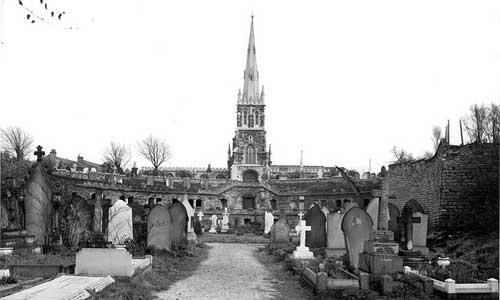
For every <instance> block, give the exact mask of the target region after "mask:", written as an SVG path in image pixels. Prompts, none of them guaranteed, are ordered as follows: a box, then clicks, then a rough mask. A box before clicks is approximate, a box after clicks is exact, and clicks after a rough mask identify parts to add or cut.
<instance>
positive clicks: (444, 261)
mask: <svg viewBox="0 0 500 300" xmlns="http://www.w3.org/2000/svg"><path fill="white" fill-rule="evenodd" d="M450 264H451V260H450V258H449V257H438V259H437V265H438V266H440V267H443V268H444V267H447V266H449V265H450Z"/></svg>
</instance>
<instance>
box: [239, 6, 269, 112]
mask: <svg viewBox="0 0 500 300" xmlns="http://www.w3.org/2000/svg"><path fill="white" fill-rule="evenodd" d="M243 78H244V83H243V94H242V95H241V98H240V97H238V104H263V103H262V101H261V97H260V96H261V95H260V93H259V71H258V70H257V55H256V52H255V35H254V31H253V15H252V23H251V25H250V37H249V39H248V50H247V63H246V66H245V72H244V75H243Z"/></svg>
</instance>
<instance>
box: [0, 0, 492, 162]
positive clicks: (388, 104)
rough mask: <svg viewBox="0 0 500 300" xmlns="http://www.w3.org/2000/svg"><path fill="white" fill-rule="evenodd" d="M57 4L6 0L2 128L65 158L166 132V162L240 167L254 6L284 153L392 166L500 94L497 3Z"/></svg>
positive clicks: (279, 153) (286, 157)
mask: <svg viewBox="0 0 500 300" xmlns="http://www.w3.org/2000/svg"><path fill="white" fill-rule="evenodd" d="M23 1H24V3H25V5H26V6H27V7H31V8H32V9H33V10H36V11H40V3H39V0H23ZM45 1H46V2H47V3H48V5H49V6H50V8H55V9H56V11H62V10H65V11H66V14H65V15H64V17H63V20H64V21H63V22H57V21H54V22H51V25H47V24H44V23H42V22H37V23H35V24H31V23H29V21H27V20H26V11H25V10H24V9H23V8H22V7H21V6H19V5H18V4H17V0H0V3H2V2H3V7H1V8H0V9H1V10H2V11H1V12H0V26H1V28H0V39H1V40H2V41H3V44H2V45H0V107H1V117H0V126H3V127H5V126H12V125H16V126H20V127H22V128H24V129H25V130H27V131H28V132H29V133H31V134H32V135H33V136H34V137H35V142H36V144H41V145H42V146H44V149H45V151H46V152H47V153H48V152H49V151H50V149H53V148H55V149H57V152H58V155H59V156H61V157H65V158H70V159H76V157H77V155H78V154H80V155H82V156H84V157H85V159H87V160H91V161H95V162H99V163H100V162H102V153H103V150H104V148H105V147H106V146H107V145H108V144H109V143H110V142H111V141H116V142H122V143H126V144H129V145H130V147H131V150H132V162H133V161H137V163H138V165H139V166H145V165H147V164H148V163H147V162H146V161H145V160H144V159H141V158H140V157H139V155H138V154H137V151H136V142H137V141H138V140H141V139H142V138H144V137H146V136H147V135H149V134H150V133H151V134H153V135H155V136H158V137H161V138H164V139H165V140H166V141H167V142H168V143H169V144H170V145H171V148H172V151H173V157H172V159H171V160H170V161H169V162H168V164H166V166H199V167H206V166H207V165H208V164H209V163H211V164H212V166H213V167H226V160H227V154H226V153H227V147H228V143H229V142H230V141H231V139H232V137H233V135H234V130H235V127H236V115H235V112H236V100H237V98H236V95H237V92H238V89H241V88H242V86H243V70H244V67H245V60H246V49H247V43H248V34H249V29H250V16H251V14H252V12H253V14H254V16H255V17H254V21H255V24H254V25H255V38H256V49H257V63H258V68H259V73H260V84H261V85H264V86H265V93H266V100H265V101H266V105H267V106H266V130H267V141H268V143H271V144H272V151H273V153H272V160H273V163H274V164H298V163H299V159H300V150H303V151H304V158H303V160H304V164H308V165H325V166H333V165H339V166H344V167H346V168H349V169H356V170H358V171H359V172H362V171H366V170H367V169H368V162H369V159H370V158H371V159H372V171H374V172H377V171H378V170H380V167H381V166H382V165H388V163H389V162H390V161H392V155H391V153H390V149H391V148H392V146H394V145H397V146H399V147H402V148H404V149H405V150H407V151H409V152H412V153H413V154H414V155H415V156H419V155H422V154H423V153H424V152H425V151H427V150H431V149H432V148H433V146H432V141H431V130H432V126H433V125H439V126H442V127H443V131H444V126H445V124H446V122H447V120H448V119H450V122H451V140H452V143H455V144H457V143H459V142H460V134H459V127H458V119H459V118H460V117H461V116H463V115H465V114H466V113H467V111H468V107H469V106H470V105H471V104H473V103H483V102H484V103H490V102H496V103H498V102H500V2H499V1H497V0H495V1H435V0H434V1H411V2H410V1H400V0H397V1H229V0H228V1H175V2H174V1H151V0H137V1H133V0H120V1H115V0H107V1H102V0H92V1H90V0H71V1H70V0H45ZM39 14H40V15H43V16H46V14H45V13H43V12H40V13H39ZM49 19H50V18H49ZM69 26H72V27H77V28H78V29H75V30H65V29H62V27H69Z"/></svg>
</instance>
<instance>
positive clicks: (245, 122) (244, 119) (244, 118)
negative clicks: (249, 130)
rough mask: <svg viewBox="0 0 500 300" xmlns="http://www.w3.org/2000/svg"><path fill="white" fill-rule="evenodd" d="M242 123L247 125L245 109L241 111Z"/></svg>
mask: <svg viewBox="0 0 500 300" xmlns="http://www.w3.org/2000/svg"><path fill="white" fill-rule="evenodd" d="M243 124H244V125H247V112H246V111H244V112H243Z"/></svg>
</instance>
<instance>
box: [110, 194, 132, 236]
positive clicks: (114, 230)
mask: <svg viewBox="0 0 500 300" xmlns="http://www.w3.org/2000/svg"><path fill="white" fill-rule="evenodd" d="M133 238H134V237H133V230H132V208H131V207H130V206H128V205H127V203H126V202H125V201H123V200H116V202H115V203H114V204H113V206H111V207H110V208H109V221H108V241H111V242H113V244H115V245H118V244H122V243H123V242H125V241H126V240H127V239H133Z"/></svg>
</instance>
